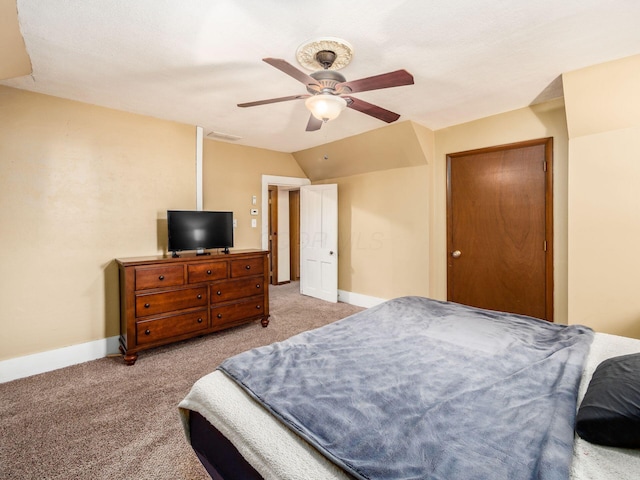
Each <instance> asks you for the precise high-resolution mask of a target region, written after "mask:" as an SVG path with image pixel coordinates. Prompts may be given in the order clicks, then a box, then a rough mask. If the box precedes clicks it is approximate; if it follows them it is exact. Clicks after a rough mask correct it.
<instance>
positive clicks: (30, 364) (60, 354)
mask: <svg viewBox="0 0 640 480" xmlns="http://www.w3.org/2000/svg"><path fill="white" fill-rule="evenodd" d="M118 347H119V337H118V336H115V337H109V338H103V339H101V340H95V341H93V342H87V343H81V344H79V345H71V346H69V347H64V348H57V349H55V350H49V351H47V352H42V353H34V354H33V355H25V356H24V357H17V358H10V359H9V360H2V361H0V383H5V382H10V381H11V380H17V379H18V378H24V377H30V376H31V375H37V374H39V373H44V372H50V371H51V370H57V369H59V368H63V367H68V366H70V365H75V364H77V363H83V362H88V361H90V360H97V359H98V358H103V357H106V356H107V355H110V354H114V353H118Z"/></svg>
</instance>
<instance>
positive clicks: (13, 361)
mask: <svg viewBox="0 0 640 480" xmlns="http://www.w3.org/2000/svg"><path fill="white" fill-rule="evenodd" d="M338 300H339V301H340V302H344V303H349V304H351V305H356V306H358V307H365V308H370V307H374V306H376V305H378V304H380V303H382V302H384V301H385V299H384V298H377V297H371V296H369V295H362V294H360V293H353V292H347V291H344V290H338ZM118 346H119V340H118V337H117V336H115V337H109V338H104V339H102V340H95V341H93V342H87V343H81V344H79V345H71V346H70V347H64V348H58V349H56V350H49V351H47V352H42V353H35V354H33V355H25V356H24V357H17V358H10V359H9V360H3V361H0V383H5V382H10V381H11V380H17V379H18V378H24V377H29V376H31V375H37V374H39V373H45V372H50V371H52V370H57V369H59V368H64V367H68V366H70V365H75V364H77V363H82V362H88V361H91V360H97V359H98V358H103V357H106V356H107V355H110V354H115V353H118Z"/></svg>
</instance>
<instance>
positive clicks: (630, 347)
mask: <svg viewBox="0 0 640 480" xmlns="http://www.w3.org/2000/svg"><path fill="white" fill-rule="evenodd" d="M638 352H640V340H634V339H628V338H624V337H617V336H613V335H606V334H600V333H595V334H594V332H592V331H591V330H590V329H588V328H586V327H583V326H580V325H572V326H563V325H556V324H552V323H548V322H544V321H541V320H537V319H532V318H529V317H524V316H520V315H514V314H508V313H503V312H494V311H489V310H482V309H477V308H472V307H467V306H463V305H459V304H454V303H450V302H441V301H436V300H431V299H427V298H423V297H402V298H398V299H394V300H390V301H388V302H385V303H383V304H381V305H378V306H376V307H373V308H370V309H368V310H365V311H363V312H359V313H357V314H355V315H352V316H350V317H347V318H345V319H343V320H340V321H338V322H335V323H332V324H330V325H326V326H324V327H321V328H319V329H316V330H312V331H309V332H304V333H302V334H300V335H296V336H295V337H292V338H290V339H288V340H285V341H283V342H278V343H275V344H272V345H268V346H265V347H260V348H257V349H253V350H250V351H248V352H244V353H242V354H239V355H236V356H235V357H232V358H230V359H227V360H225V362H223V364H222V365H221V366H220V367H219V368H218V369H217V370H215V371H214V372H212V373H211V374H209V375H206V376H204V377H203V378H201V379H200V380H198V381H197V382H196V383H195V384H194V386H193V387H192V389H191V391H190V392H189V394H188V395H187V396H186V397H185V399H184V400H183V401H182V402H181V403H180V405H179V409H180V413H181V418H182V421H183V425H184V428H185V433H186V436H187V438H188V440H189V441H190V442H191V445H192V447H193V449H194V451H195V452H196V454H197V455H198V457H199V458H200V460H201V461H202V463H203V465H204V466H205V468H206V469H207V471H208V472H209V473H210V475H211V476H212V478H213V479H214V480H219V479H224V480H233V479H243V480H251V479H267V480H268V479H278V480H283V479H310V480H311V479H313V480H320V479H327V480H345V479H353V478H356V479H372V480H373V479H392V478H393V479H418V478H425V479H427V478H429V479H443V480H444V479H451V478H456V479H465V478H491V479H501V478H504V479H513V478H518V479H527V478H541V479H566V478H571V479H573V480H591V479H594V480H595V479H605V478H616V479H619V480H624V479H631V478H637V472H638V471H640V451H639V450H638V449H637V447H636V446H635V444H633V443H631V444H630V445H631V446H633V447H634V448H628V447H629V445H623V446H622V447H621V446H620V445H617V446H616V447H611V446H603V445H598V444H597V443H594V441H593V439H591V440H592V441H590V442H587V441H586V440H584V439H583V438H580V437H579V436H577V435H575V434H574V426H575V423H576V412H577V413H578V420H580V422H581V423H580V425H585V426H593V425H596V424H597V422H596V420H597V421H600V420H601V419H600V418H599V417H597V415H596V417H597V418H595V419H594V418H590V417H589V415H590V414H591V413H593V412H596V413H597V414H599V413H601V410H602V408H600V407H602V405H601V404H599V403H598V402H599V401H600V400H601V398H599V397H598V398H595V395H591V393H592V388H591V387H590V383H592V382H591V381H592V376H594V371H596V367H598V371H596V375H598V374H599V373H600V372H599V370H600V365H602V364H603V360H605V359H607V358H611V357H615V358H616V359H618V358H622V356H625V355H626V356H627V357H629V359H626V358H625V361H626V362H627V363H628V362H629V361H631V362H636V361H637V358H640V356H639V355H634V354H637V353H638ZM615 361H616V362H617V360H615ZM625 365H626V364H625ZM634 365H636V364H635V363H632V367H631V368H628V367H625V368H626V370H624V371H627V372H629V371H630V372H631V373H630V375H635V374H636V372H637V371H638V369H636V368H635V366H634ZM611 368H619V365H618V364H616V365H614V366H613V367H611ZM601 376H602V377H603V378H605V380H606V379H607V378H608V377H610V376H611V375H608V376H607V372H606V371H603V374H602V375H601ZM627 383H629V382H627ZM600 388H601V389H603V390H604V391H606V392H611V391H612V388H611V386H610V385H607V384H605V385H601V386H600ZM613 390H615V388H614V389H613ZM593 392H595V387H594V388H593ZM585 395H586V398H585ZM592 397H593V398H592ZM583 399H584V401H583ZM581 401H582V403H583V404H584V403H590V406H591V407H593V408H591V410H589V409H588V408H586V406H585V407H584V408H583V406H582V405H581ZM587 401H588V402H587ZM578 406H581V409H580V410H578ZM598 408H600V410H598ZM583 410H584V412H586V413H584V412H583ZM583 413H584V414H583ZM592 417H593V415H592ZM597 425H601V424H597ZM637 427H638V425H637V424H634V423H633V422H632V423H631V424H629V422H625V424H624V425H623V426H622V427H620V429H621V431H622V430H624V432H626V433H629V432H631V433H629V435H630V437H629V438H631V440H629V438H626V439H625V440H624V441H626V442H629V441H631V442H633V441H635V439H636V438H637V434H636V433H635V432H636V431H637ZM625 429H626V430H625ZM587 430H588V429H587ZM592 430H594V429H592ZM600 431H609V430H608V429H606V428H605V429H603V428H602V427H600V426H599V427H598V428H596V429H595V432H596V433H595V435H596V436H597V435H598V432H600ZM624 432H623V433H624ZM639 446H640V445H639Z"/></svg>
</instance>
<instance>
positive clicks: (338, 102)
mask: <svg viewBox="0 0 640 480" xmlns="http://www.w3.org/2000/svg"><path fill="white" fill-rule="evenodd" d="M262 60H263V61H264V62H266V63H268V64H269V65H271V66H273V67H275V68H277V69H278V70H280V71H282V72H284V73H286V74H287V75H289V76H291V77H293V78H295V79H296V80H298V81H299V82H302V83H303V84H304V85H305V86H306V87H307V92H309V93H308V94H302V95H290V96H288V97H279V98H270V99H267V100H258V101H256V102H248V103H239V104H238V107H254V106H256V105H265V104H268V103H277V102H286V101H289V100H301V99H306V100H305V105H306V106H307V108H308V109H309V110H310V111H311V116H310V117H309V122H308V123H307V128H306V131H307V132H312V131H315V130H319V129H320V127H322V124H323V123H324V122H327V121H329V120H333V119H334V118H336V117H337V116H338V115H340V112H342V110H344V109H345V108H346V107H348V108H352V109H353V110H357V111H359V112H362V113H365V114H367V115H370V116H372V117H375V118H377V119H379V120H382V121H383V122H387V123H391V122H395V121H396V120H398V118H400V115H398V114H397V113H394V112H391V111H389V110H386V109H384V108H382V107H379V106H377V105H373V104H371V103H368V102H365V101H364V100H360V99H357V98H354V97H352V96H351V94H352V93H357V92H366V91H369V90H378V89H381V88H389V87H399V86H402V85H413V76H412V75H411V74H410V73H409V72H407V71H406V70H396V71H394V72H389V73H383V74H381V75H375V76H372V77H366V78H361V79H359V80H352V81H350V82H347V79H346V78H345V77H344V75H342V74H341V73H339V72H336V71H335V70H330V68H331V66H332V65H333V63H334V61H335V60H336V53H335V52H333V51H331V50H320V51H318V52H317V53H316V55H315V60H316V62H317V63H318V64H320V65H321V66H322V70H318V71H316V72H313V73H311V74H306V73H305V72H303V71H301V70H298V69H297V68H296V67H294V66H293V65H291V64H290V63H288V62H286V61H285V60H282V59H279V58H263V59H262Z"/></svg>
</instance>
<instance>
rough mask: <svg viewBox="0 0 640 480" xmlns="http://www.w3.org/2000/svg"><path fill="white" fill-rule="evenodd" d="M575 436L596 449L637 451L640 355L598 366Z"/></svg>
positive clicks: (624, 357) (639, 425)
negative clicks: (591, 444)
mask: <svg viewBox="0 0 640 480" xmlns="http://www.w3.org/2000/svg"><path fill="white" fill-rule="evenodd" d="M576 432H577V433H578V435H580V437H582V438H583V439H585V440H586V441H588V442H591V443H597V444H598V445H606V446H609V447H620V448H640V353H635V354H631V355H623V356H620V357H614V358H609V359H607V360H604V361H603V362H602V363H601V364H600V365H598V367H597V368H596V370H595V372H594V373H593V377H592V378H591V382H589V387H588V388H587V392H586V393H585V396H584V399H583V400H582V403H581V405H580V408H579V410H578V415H577V417H576Z"/></svg>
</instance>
